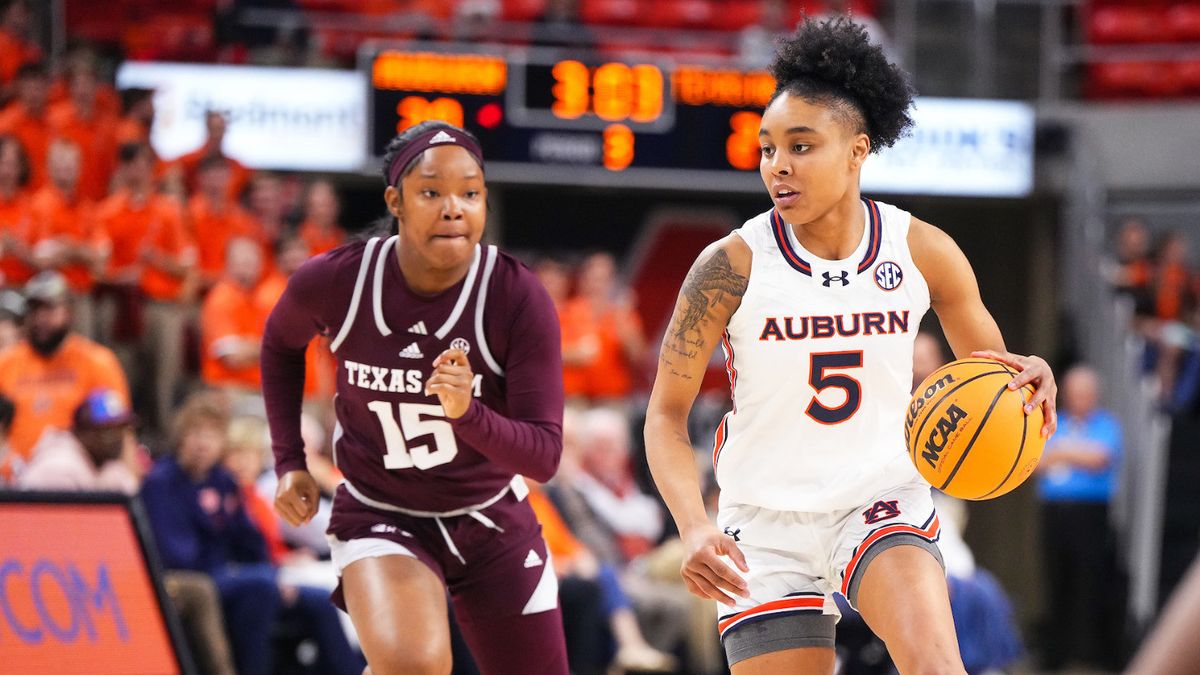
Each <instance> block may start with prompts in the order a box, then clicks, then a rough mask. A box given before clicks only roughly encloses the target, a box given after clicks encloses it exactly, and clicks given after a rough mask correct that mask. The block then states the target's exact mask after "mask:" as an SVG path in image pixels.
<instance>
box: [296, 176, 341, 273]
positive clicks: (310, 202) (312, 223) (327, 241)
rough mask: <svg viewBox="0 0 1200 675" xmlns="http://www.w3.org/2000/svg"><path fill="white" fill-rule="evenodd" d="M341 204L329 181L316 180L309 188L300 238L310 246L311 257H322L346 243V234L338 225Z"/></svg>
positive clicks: (305, 198) (305, 199) (305, 200)
mask: <svg viewBox="0 0 1200 675" xmlns="http://www.w3.org/2000/svg"><path fill="white" fill-rule="evenodd" d="M340 211H341V204H340V203H339V201H338V195H337V190H334V189H333V184H332V183H330V182H329V181H327V180H316V181H313V182H312V184H311V185H309V186H308V193H307V194H306V195H305V197H304V222H303V223H301V224H300V238H301V239H303V240H304V243H306V244H308V250H309V252H310V254H311V255H321V254H322V253H325V252H326V251H332V250H333V249H335V248H337V247H338V246H341V245H342V243H343V242H345V241H346V232H345V230H343V229H342V227H341V226H340V225H338V215H340Z"/></svg>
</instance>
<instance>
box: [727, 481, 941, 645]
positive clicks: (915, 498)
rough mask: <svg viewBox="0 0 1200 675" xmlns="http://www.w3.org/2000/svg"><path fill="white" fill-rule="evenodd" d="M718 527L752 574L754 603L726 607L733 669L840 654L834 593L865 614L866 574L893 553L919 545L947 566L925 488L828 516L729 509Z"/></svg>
mask: <svg viewBox="0 0 1200 675" xmlns="http://www.w3.org/2000/svg"><path fill="white" fill-rule="evenodd" d="M717 525H718V527H721V528H722V529H724V530H725V533H726V534H729V535H731V536H733V537H734V538H735V540H737V545H738V547H739V548H740V549H741V551H742V553H743V554H745V556H746V564H747V565H748V566H749V568H750V571H749V572H748V573H745V574H743V575H742V576H743V577H744V578H745V579H746V582H747V584H748V586H749V592H750V597H748V598H741V597H736V598H734V600H735V601H736V605H735V606H734V607H732V608H730V607H727V606H725V605H720V606H719V619H718V626H719V629H720V632H721V639H722V641H723V642H724V643H725V648H726V652H727V654H728V656H729V663H730V665H732V664H734V663H736V662H737V661H740V660H743V659H746V658H750V657H751V656H757V655H759V654H765V653H768V652H772V651H780V650H783V649H792V648H796V647H833V625H834V623H836V621H837V619H838V618H840V617H841V613H840V612H839V611H838V609H837V605H836V604H835V603H834V600H833V594H834V593H840V594H842V595H843V596H845V597H846V600H847V601H849V603H850V605H851V606H852V607H857V601H858V586H859V583H860V582H861V581H862V576H863V571H864V570H865V569H866V568H867V566H868V565H869V564H870V562H871V561H872V560H873V559H874V558H875V556H877V555H879V554H880V553H882V552H883V551H885V550H887V549H889V548H891V547H893V546H897V545H900V544H908V545H915V546H918V547H921V548H924V549H926V550H928V551H929V552H930V553H931V554H932V555H933V556H934V557H935V558H937V559H938V561H939V562H941V553H940V551H939V550H938V547H937V543H936V542H937V540H938V536H939V534H940V529H939V526H938V519H937V513H936V512H935V510H934V508H933V499H932V497H931V495H930V488H929V484H928V483H925V482H923V481H914V482H911V483H906V484H903V485H899V486H896V487H893V488H890V489H887V490H884V491H883V492H881V493H879V494H878V495H875V497H874V498H872V499H871V500H870V501H868V502H866V503H865V504H862V505H861V506H859V507H858V508H855V509H848V510H843V511H834V512H828V513H805V512H792V511H772V510H770V509H763V508H759V507H757V506H748V505H738V504H734V505H729V506H726V507H724V508H722V509H721V511H720V513H719V514H718V515H717ZM751 626H753V627H754V630H752V631H749V630H745V629H746V628H748V627H751Z"/></svg>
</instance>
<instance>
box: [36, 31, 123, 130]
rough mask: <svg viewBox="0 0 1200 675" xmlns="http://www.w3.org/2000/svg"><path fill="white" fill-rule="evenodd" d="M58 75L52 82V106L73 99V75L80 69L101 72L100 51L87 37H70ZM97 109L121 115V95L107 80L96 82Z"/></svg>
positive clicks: (107, 114) (106, 113) (115, 115)
mask: <svg viewBox="0 0 1200 675" xmlns="http://www.w3.org/2000/svg"><path fill="white" fill-rule="evenodd" d="M59 63H60V65H61V68H60V69H59V74H58V77H57V78H55V80H54V81H53V82H52V83H51V84H50V107H51V108H54V107H55V106H57V105H58V104H60V103H66V102H69V101H70V100H71V75H72V74H73V73H74V72H75V71H78V70H85V71H88V72H91V73H99V72H101V64H100V53H99V51H97V47H96V45H95V44H93V43H92V42H91V41H89V40H87V39H86V38H69V39H68V41H67V54H66V56H65V57H63V58H62V59H61V60H60V61H59ZM96 109H97V111H99V112H100V113H101V114H103V115H106V116H109V117H120V115H121V96H120V95H119V94H117V89H116V87H114V86H112V85H111V84H109V83H107V82H97V83H96Z"/></svg>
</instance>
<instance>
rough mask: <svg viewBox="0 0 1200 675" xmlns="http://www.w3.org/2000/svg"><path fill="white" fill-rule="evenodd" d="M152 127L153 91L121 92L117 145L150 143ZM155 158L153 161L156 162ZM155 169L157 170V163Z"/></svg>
mask: <svg viewBox="0 0 1200 675" xmlns="http://www.w3.org/2000/svg"><path fill="white" fill-rule="evenodd" d="M153 127H154V90H153V89H143V88H141V87H130V88H128V89H122V90H121V120H120V122H118V123H117V143H119V144H121V145H125V144H126V143H147V144H148V143H150V131H151V130H152V129H153ZM157 159H158V158H157V156H156V157H155V160H157ZM155 169H158V166H157V161H156V166H155Z"/></svg>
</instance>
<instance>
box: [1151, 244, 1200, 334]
mask: <svg viewBox="0 0 1200 675" xmlns="http://www.w3.org/2000/svg"><path fill="white" fill-rule="evenodd" d="M1190 249H1191V242H1189V241H1188V238H1187V235H1186V234H1184V233H1183V232H1168V233H1167V234H1166V235H1165V236H1164V237H1163V239H1162V241H1161V242H1160V244H1159V249H1158V257H1157V260H1156V261H1155V266H1154V275H1153V277H1152V280H1151V287H1152V289H1153V293H1154V313H1155V315H1156V316H1157V317H1158V318H1159V319H1160V320H1161V321H1186V320H1187V317H1188V316H1190V312H1191V311H1192V310H1194V309H1195V308H1196V288H1195V285H1194V279H1193V271H1192V266H1191V261H1190V256H1191V250H1190Z"/></svg>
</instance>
